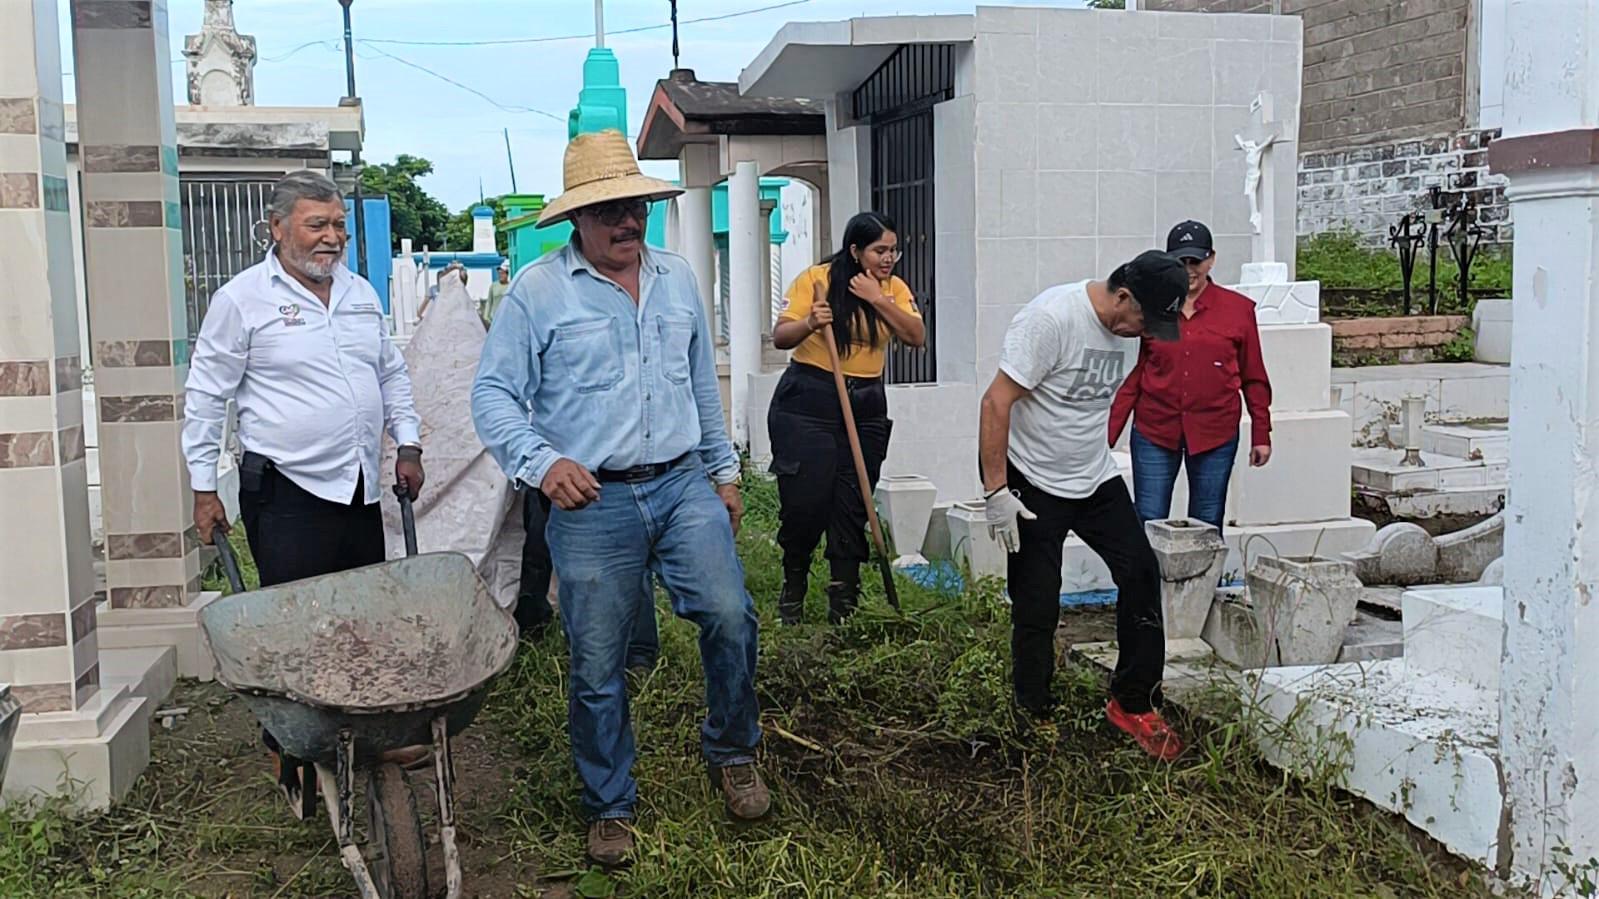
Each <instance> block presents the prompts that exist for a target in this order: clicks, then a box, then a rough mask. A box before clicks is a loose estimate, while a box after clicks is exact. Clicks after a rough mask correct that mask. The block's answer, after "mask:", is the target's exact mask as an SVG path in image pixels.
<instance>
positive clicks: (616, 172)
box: [538, 129, 683, 226]
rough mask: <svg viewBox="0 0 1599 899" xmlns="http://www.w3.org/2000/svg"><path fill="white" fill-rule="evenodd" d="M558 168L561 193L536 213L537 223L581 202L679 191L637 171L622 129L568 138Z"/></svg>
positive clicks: (549, 221)
mask: <svg viewBox="0 0 1599 899" xmlns="http://www.w3.org/2000/svg"><path fill="white" fill-rule="evenodd" d="M562 168H563V173H562V174H563V178H562V180H563V181H564V182H565V183H564V184H563V185H562V188H563V193H562V194H561V195H560V196H559V197H556V198H555V200H554V201H553V202H551V203H550V205H548V206H546V207H544V211H543V212H541V213H539V221H538V223H539V225H540V226H543V225H553V224H555V223H556V222H560V221H565V220H566V219H569V218H571V217H572V213H574V212H577V211H578V210H579V209H582V208H583V207H584V206H593V205H595V204H597V203H608V202H610V201H612V200H632V199H641V200H664V199H666V198H668V197H675V196H677V195H678V194H681V193H682V192H683V190H682V188H680V187H678V186H676V185H674V184H671V183H668V182H666V181H662V180H660V179H658V178H649V177H645V176H644V175H643V174H642V173H641V172H639V169H638V161H637V160H636V159H634V158H633V148H632V147H629V146H628V145H627V138H625V137H623V136H622V132H620V131H616V130H614V129H612V130H606V131H594V132H589V133H587V134H579V135H578V136H577V137H574V138H572V142H571V143H569V144H567V145H566V159H565V160H564V162H563V164H562Z"/></svg>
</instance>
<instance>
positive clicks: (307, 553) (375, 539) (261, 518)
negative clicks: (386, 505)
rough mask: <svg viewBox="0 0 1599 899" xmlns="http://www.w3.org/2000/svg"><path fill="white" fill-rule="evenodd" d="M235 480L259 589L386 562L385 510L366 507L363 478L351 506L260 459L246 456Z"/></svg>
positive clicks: (371, 506) (257, 456)
mask: <svg viewBox="0 0 1599 899" xmlns="http://www.w3.org/2000/svg"><path fill="white" fill-rule="evenodd" d="M239 481H240V483H239V517H240V518H241V519H243V521H244V530H245V536H246V537H247V538H248V539H249V542H250V554H251V555H253V556H254V557H255V566H256V568H257V570H259V571H260V573H261V586H263V587H269V586H272V585H273V584H281V583H284V582H286V581H297V580H299V579H301V578H308V577H316V576H317V575H319V574H332V573H333V572H335V571H345V570H348V569H350V568H359V567H361V566H362V565H375V564H377V563H379V562H382V561H383V560H384V557H385V553H384V546H383V510H382V508H381V507H380V506H379V505H378V504H377V503H372V504H371V505H368V504H367V502H366V497H365V492H366V486H365V484H364V483H363V482H362V479H361V478H357V479H356V484H355V493H354V495H352V496H351V497H350V501H349V502H347V503H334V502H329V501H327V500H325V499H322V498H321V497H318V496H313V495H312V494H310V493H308V492H306V491H305V490H304V489H303V488H301V487H300V486H299V485H298V484H296V483H294V482H293V481H291V480H289V479H288V478H287V477H285V476H284V475H283V473H282V472H280V471H278V470H277V467H276V466H274V465H273V464H272V463H271V462H270V461H267V459H266V458H265V457H264V456H260V455H257V454H255V453H245V454H244V460H243V462H242V463H241V464H240V466H239Z"/></svg>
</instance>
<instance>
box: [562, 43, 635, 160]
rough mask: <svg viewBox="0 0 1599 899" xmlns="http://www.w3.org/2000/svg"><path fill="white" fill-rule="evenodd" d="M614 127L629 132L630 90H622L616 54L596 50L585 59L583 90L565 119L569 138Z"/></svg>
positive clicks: (607, 50) (602, 48)
mask: <svg viewBox="0 0 1599 899" xmlns="http://www.w3.org/2000/svg"><path fill="white" fill-rule="evenodd" d="M607 128H615V129H616V130H617V131H620V132H622V133H623V134H626V133H627V91H626V90H624V89H623V88H622V70H621V66H619V65H618V64H617V62H616V54H614V53H612V52H611V51H610V50H609V49H608V48H605V47H595V48H594V49H592V50H590V51H589V55H588V58H587V59H585V60H583V89H582V90H580V91H578V94H577V105H576V106H574V107H572V111H571V112H569V113H567V116H566V137H567V139H568V140H571V139H572V138H574V137H577V136H578V135H579V134H587V133H589V132H591V131H604V130H605V129H607Z"/></svg>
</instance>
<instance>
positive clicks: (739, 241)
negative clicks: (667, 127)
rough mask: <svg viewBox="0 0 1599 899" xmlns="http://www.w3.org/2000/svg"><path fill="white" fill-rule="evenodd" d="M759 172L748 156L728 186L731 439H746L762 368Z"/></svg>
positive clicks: (764, 243) (738, 441)
mask: <svg viewBox="0 0 1599 899" xmlns="http://www.w3.org/2000/svg"><path fill="white" fill-rule="evenodd" d="M760 183H761V173H760V169H758V168H757V167H756V165H755V163H753V162H741V163H739V164H738V165H737V167H736V168H734V170H733V177H732V178H730V179H728V187H727V222H728V226H727V232H728V233H727V240H728V251H727V257H728V264H729V266H731V268H732V273H731V276H730V278H729V282H730V285H731V286H730V290H731V296H729V297H728V300H727V317H728V319H729V320H730V321H729V325H730V327H729V335H730V336H729V337H728V342H729V344H730V347H729V352H730V355H731V357H732V358H731V362H732V365H731V368H732V380H733V383H732V400H733V409H732V413H733V415H732V417H733V442H734V443H735V444H737V445H738V446H743V447H747V446H749V441H750V420H749V393H750V383H749V382H750V377H751V376H753V375H757V374H759V373H760V371H761V319H762V317H763V315H764V310H765V307H766V284H765V283H764V282H763V281H762V280H761V257H762V254H764V253H765V252H766V246H767V241H766V236H765V235H764V234H762V233H761V193H760Z"/></svg>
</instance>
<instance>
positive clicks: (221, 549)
mask: <svg viewBox="0 0 1599 899" xmlns="http://www.w3.org/2000/svg"><path fill="white" fill-rule="evenodd" d="M211 545H212V546H215V547H216V548H217V555H219V556H221V557H222V570H223V572H225V573H226V574H227V576H228V587H229V588H230V589H231V590H232V591H233V592H234V593H243V592H244V578H243V577H242V576H240V574H239V560H238V558H237V557H235V556H234V555H233V544H231V543H229V542H228V535H227V534H225V533H223V531H222V529H221V528H219V527H212V528H211Z"/></svg>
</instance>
